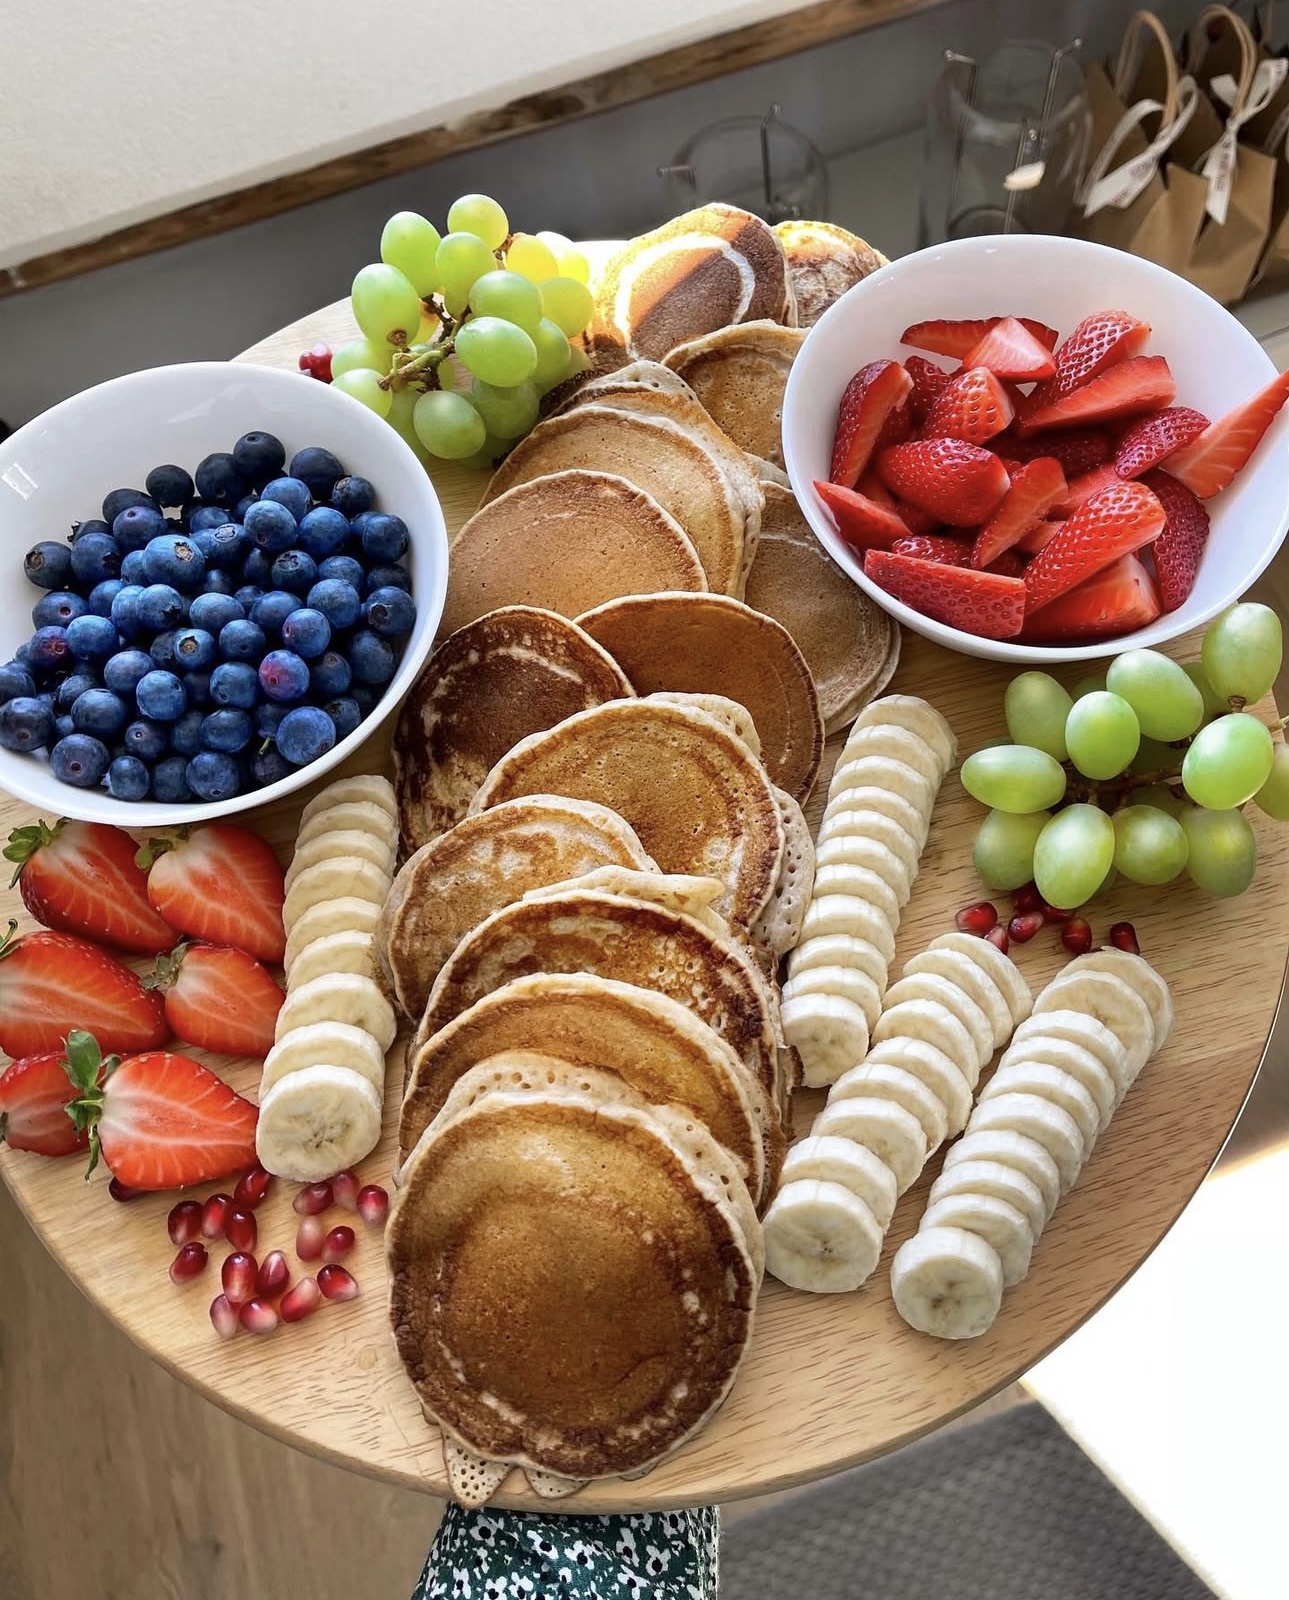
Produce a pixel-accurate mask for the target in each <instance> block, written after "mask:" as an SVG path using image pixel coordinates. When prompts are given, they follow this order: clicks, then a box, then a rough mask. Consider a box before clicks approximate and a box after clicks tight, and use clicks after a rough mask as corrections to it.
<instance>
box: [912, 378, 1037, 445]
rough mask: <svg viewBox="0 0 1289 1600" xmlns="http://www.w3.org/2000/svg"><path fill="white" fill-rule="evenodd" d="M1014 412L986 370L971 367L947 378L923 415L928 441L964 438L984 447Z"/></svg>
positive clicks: (999, 385)
mask: <svg viewBox="0 0 1289 1600" xmlns="http://www.w3.org/2000/svg"><path fill="white" fill-rule="evenodd" d="M1015 415H1016V409H1015V407H1014V406H1013V405H1012V400H1011V396H1010V395H1009V394H1008V393H1007V391H1006V389H1005V388H1004V387H1003V384H1002V380H1001V379H1000V378H997V377H995V375H994V374H993V373H992V372H990V370H989V368H988V367H972V368H970V369H969V370H968V371H966V372H960V373H959V374H958V376H957V377H956V378H951V379H950V380H949V383H948V385H947V387H946V388H945V389H944V391H943V393H942V394H941V395H940V398H939V399H938V400H937V401H936V402H935V404H934V405H933V406H932V407H931V410H930V412H929V414H928V415H927V419H926V423H925V424H924V431H925V433H926V435H927V437H928V438H931V439H965V440H966V441H967V443H968V444H986V443H987V442H988V441H989V440H990V439H992V438H994V437H995V436H996V435H997V434H1000V433H1001V432H1002V431H1003V429H1004V428H1008V427H1010V426H1011V421H1012V418H1013V417H1014V416H1015Z"/></svg>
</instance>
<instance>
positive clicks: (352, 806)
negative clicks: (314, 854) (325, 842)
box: [295, 800, 398, 849]
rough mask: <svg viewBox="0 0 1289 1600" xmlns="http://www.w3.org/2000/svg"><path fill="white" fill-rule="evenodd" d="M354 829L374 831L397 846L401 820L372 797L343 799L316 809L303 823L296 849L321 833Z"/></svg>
mask: <svg viewBox="0 0 1289 1600" xmlns="http://www.w3.org/2000/svg"><path fill="white" fill-rule="evenodd" d="M350 828H355V829H363V830H365V831H366V832H367V833H374V834H375V835H376V837H377V838H378V839H383V840H384V841H385V843H386V844H388V845H390V846H391V847H393V848H397V845H398V823H397V821H396V820H395V819H394V818H393V817H391V816H390V814H389V812H388V811H386V810H385V808H384V807H383V806H379V805H376V804H375V802H374V801H371V800H342V801H340V802H339V803H338V804H334V805H329V806H326V807H324V808H323V809H322V810H319V811H315V812H314V813H313V815H312V816H311V817H310V818H309V819H308V820H307V821H306V822H301V824H300V831H299V833H297V834H296V836H295V844H296V849H299V847H300V846H301V845H302V844H307V843H308V842H309V841H310V840H311V839H316V838H317V837H318V835H319V834H320V833H340V832H342V831H345V830H348V829H350Z"/></svg>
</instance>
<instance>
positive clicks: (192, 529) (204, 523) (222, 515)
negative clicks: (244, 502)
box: [188, 501, 228, 535]
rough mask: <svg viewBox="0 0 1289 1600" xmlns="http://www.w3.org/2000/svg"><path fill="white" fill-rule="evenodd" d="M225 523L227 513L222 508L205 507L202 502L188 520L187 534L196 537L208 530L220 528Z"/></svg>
mask: <svg viewBox="0 0 1289 1600" xmlns="http://www.w3.org/2000/svg"><path fill="white" fill-rule="evenodd" d="M227 521H228V511H227V510H226V508H225V507H224V506H212V505H207V504H206V503H205V502H204V501H203V502H202V504H201V505H200V506H198V507H197V509H196V510H195V511H194V512H193V513H192V515H191V516H190V517H189V518H188V532H189V533H190V534H193V535H196V534H199V533H204V532H205V531H206V530H207V529H209V528H222V527H223V526H224V524H225V523H226V522H227Z"/></svg>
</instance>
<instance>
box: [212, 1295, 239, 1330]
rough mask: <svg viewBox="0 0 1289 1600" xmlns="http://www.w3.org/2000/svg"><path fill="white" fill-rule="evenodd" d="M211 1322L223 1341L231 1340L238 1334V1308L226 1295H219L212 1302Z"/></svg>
mask: <svg viewBox="0 0 1289 1600" xmlns="http://www.w3.org/2000/svg"><path fill="white" fill-rule="evenodd" d="M210 1320H211V1322H212V1323H213V1324H214V1327H215V1332H216V1333H217V1334H218V1335H219V1337H220V1338H221V1339H231V1338H232V1337H233V1335H234V1334H235V1333H236V1332H237V1307H236V1306H235V1305H233V1303H232V1302H231V1301H230V1300H229V1298H228V1296H227V1295H226V1294H217V1295H216V1296H215V1298H214V1299H213V1300H212V1301H211V1302H210Z"/></svg>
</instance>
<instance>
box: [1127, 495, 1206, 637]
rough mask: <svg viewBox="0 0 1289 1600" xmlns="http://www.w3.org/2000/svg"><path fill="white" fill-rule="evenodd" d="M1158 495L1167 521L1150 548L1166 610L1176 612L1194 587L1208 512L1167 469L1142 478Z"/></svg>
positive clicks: (1203, 544)
mask: <svg viewBox="0 0 1289 1600" xmlns="http://www.w3.org/2000/svg"><path fill="white" fill-rule="evenodd" d="M1141 481H1142V482H1143V483H1144V484H1145V485H1146V487H1147V488H1148V489H1150V490H1151V491H1152V492H1153V493H1154V494H1155V495H1157V496H1158V498H1159V503H1160V505H1161V506H1163V508H1164V515H1165V517H1167V519H1168V520H1167V522H1165V524H1164V531H1163V532H1162V533H1161V534H1160V535H1159V537H1158V539H1156V540H1155V542H1154V544H1153V545H1152V546H1151V547H1150V553H1151V555H1152V556H1154V558H1155V574H1156V576H1157V577H1158V579H1159V598H1160V599H1161V600H1162V601H1163V606H1164V610H1165V611H1176V610H1177V608H1178V606H1180V605H1181V604H1182V603H1183V602H1184V601H1185V600H1186V598H1187V596H1188V595H1189V594H1190V592H1191V590H1192V589H1193V588H1194V587H1195V579H1196V578H1197V577H1198V575H1199V565H1200V561H1201V560H1202V559H1203V556H1204V546H1205V545H1206V544H1207V543H1208V512H1207V511H1206V510H1205V509H1204V503H1203V501H1201V500H1199V499H1197V498H1196V496H1195V495H1193V494H1192V493H1191V491H1190V490H1189V489H1188V488H1187V487H1186V485H1185V484H1184V483H1178V481H1177V479H1176V478H1172V477H1169V475H1168V473H1166V472H1150V473H1147V474H1146V476H1145V477H1144V478H1143V479H1142V480H1141Z"/></svg>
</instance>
